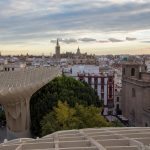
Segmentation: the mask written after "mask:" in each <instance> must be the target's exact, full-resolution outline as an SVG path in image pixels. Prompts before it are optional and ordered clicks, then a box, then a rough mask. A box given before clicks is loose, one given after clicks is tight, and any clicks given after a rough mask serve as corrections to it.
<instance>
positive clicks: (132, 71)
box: [131, 68, 135, 76]
mask: <svg viewBox="0 0 150 150" xmlns="http://www.w3.org/2000/svg"><path fill="white" fill-rule="evenodd" d="M131 76H135V68H132V69H131Z"/></svg>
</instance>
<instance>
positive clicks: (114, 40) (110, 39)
mask: <svg viewBox="0 0 150 150" xmlns="http://www.w3.org/2000/svg"><path fill="white" fill-rule="evenodd" d="M108 40H109V41H110V42H123V40H120V39H116V38H109V39H108Z"/></svg>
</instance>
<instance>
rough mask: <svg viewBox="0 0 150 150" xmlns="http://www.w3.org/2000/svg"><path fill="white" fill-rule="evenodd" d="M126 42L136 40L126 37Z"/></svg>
mask: <svg viewBox="0 0 150 150" xmlns="http://www.w3.org/2000/svg"><path fill="white" fill-rule="evenodd" d="M126 40H127V41H135V40H137V39H136V38H132V37H126Z"/></svg>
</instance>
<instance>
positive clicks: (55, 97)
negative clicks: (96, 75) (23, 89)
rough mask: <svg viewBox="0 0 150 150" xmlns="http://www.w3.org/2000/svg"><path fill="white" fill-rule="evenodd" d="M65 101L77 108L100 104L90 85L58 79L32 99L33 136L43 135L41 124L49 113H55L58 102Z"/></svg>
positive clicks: (63, 78)
mask: <svg viewBox="0 0 150 150" xmlns="http://www.w3.org/2000/svg"><path fill="white" fill-rule="evenodd" d="M64 100H65V101H66V102H67V104H68V105H69V106H71V107H75V105H76V103H78V104H82V105H83V106H90V105H94V106H97V104H98V102H99V98H98V95H97V93H96V92H95V90H93V89H92V88H91V87H90V86H89V85H88V84H86V83H82V82H80V81H77V80H75V79H74V78H72V77H66V76H61V77H56V78H55V79H54V80H52V81H50V82H49V83H48V84H47V85H45V86H44V87H42V88H41V89H39V90H38V91H37V92H36V93H35V94H34V95H33V96H32V97H31V100H30V115H31V131H32V133H33V135H35V136H40V135H41V124H40V123H39V122H41V120H42V119H43V117H44V116H45V115H46V114H47V113H49V112H50V111H53V107H55V106H57V103H58V101H62V102H64Z"/></svg>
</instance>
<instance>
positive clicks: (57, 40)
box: [57, 38, 59, 46]
mask: <svg viewBox="0 0 150 150" xmlns="http://www.w3.org/2000/svg"><path fill="white" fill-rule="evenodd" d="M57 46H59V40H58V38H57Z"/></svg>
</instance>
